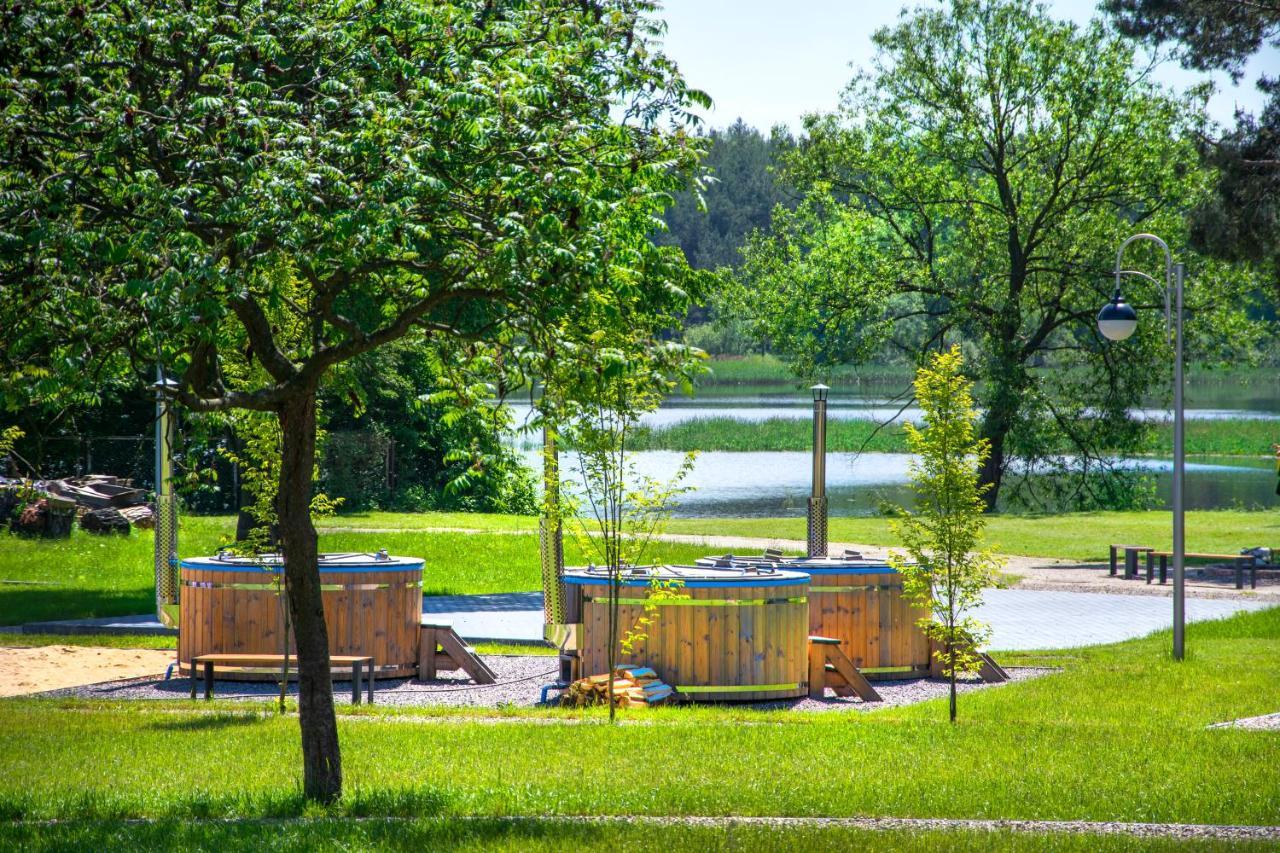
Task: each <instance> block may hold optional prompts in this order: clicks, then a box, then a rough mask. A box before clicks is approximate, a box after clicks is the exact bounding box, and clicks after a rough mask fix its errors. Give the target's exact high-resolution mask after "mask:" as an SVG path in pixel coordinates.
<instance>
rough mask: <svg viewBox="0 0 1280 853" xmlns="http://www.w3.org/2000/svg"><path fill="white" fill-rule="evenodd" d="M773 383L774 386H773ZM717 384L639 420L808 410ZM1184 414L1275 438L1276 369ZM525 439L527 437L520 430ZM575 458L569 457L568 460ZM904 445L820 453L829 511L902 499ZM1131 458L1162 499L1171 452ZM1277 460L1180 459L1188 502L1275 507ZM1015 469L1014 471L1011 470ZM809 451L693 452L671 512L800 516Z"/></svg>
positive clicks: (789, 398) (877, 416) (867, 396)
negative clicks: (1271, 431) (1243, 423)
mask: <svg viewBox="0 0 1280 853" xmlns="http://www.w3.org/2000/svg"><path fill="white" fill-rule="evenodd" d="M770 390H771V391H772V390H774V389H770ZM899 390H900V389H898V388H896V387H893V388H891V387H888V386H885V385H880V386H871V385H863V386H860V387H859V388H858V389H855V390H853V391H845V392H843V393H841V389H833V390H832V397H831V401H830V406H829V416H830V417H831V418H833V419H861V420H876V421H880V422H888V421H892V420H901V419H906V418H912V417H915V416H917V415H918V414H919V410H918V409H916V408H914V407H907V408H904V407H903V404H904V401H903V400H901V399H895V398H894V396H893V395H894V394H895V393H897V392H898V391H899ZM725 391H726V389H724V388H718V389H716V394H715V395H709V396H702V397H699V398H697V399H694V400H689V399H687V398H675V399H672V400H670V401H668V402H667V403H666V404H664V405H663V407H662V408H661V409H659V410H658V411H656V412H653V413H651V414H649V415H646V416H645V418H644V423H645V424H646V425H649V426H654V427H661V426H669V425H671V424H676V423H681V422H684V421H689V420H693V419H696V418H708V417H719V418H726V417H727V418H733V419H735V420H741V421H744V422H755V421H762V420H767V419H769V418H795V419H798V420H803V419H808V418H810V417H811V414H812V409H813V403H812V402H811V399H810V398H809V397H808V395H807V394H806V393H804V392H794V393H764V394H761V393H735V394H726V393H725ZM1158 402H1159V401H1154V400H1153V401H1151V405H1149V406H1148V407H1146V408H1143V409H1139V410H1136V411H1135V412H1134V414H1135V415H1137V416H1140V417H1146V418H1157V419H1164V418H1168V417H1169V416H1170V415H1169V413H1168V411H1167V410H1165V409H1163V408H1161V407H1160V406H1159V405H1158ZM513 408H514V409H515V412H516V417H517V422H522V421H523V419H524V418H526V417H527V416H528V411H529V407H528V406H527V405H524V406H515V407H513ZM1187 418H1188V419H1200V420H1222V419H1229V418H1251V419H1260V420H1275V421H1277V422H1278V423H1277V428H1276V432H1277V439H1276V440H1277V441H1280V378H1278V379H1277V380H1274V381H1253V382H1250V383H1248V384H1242V383H1233V382H1230V381H1216V382H1215V381H1212V377H1211V378H1210V380H1209V381H1206V380H1200V381H1197V382H1195V383H1192V385H1191V386H1189V387H1188V390H1187ZM521 442H522V443H524V444H529V443H530V442H529V438H528V437H525V438H524V439H522V440H521ZM524 452H525V453H526V455H527V457H528V459H529V462H530V464H531V465H532V466H533V467H534V468H535V470H537V469H538V467H539V466H540V465H541V461H540V459H539V458H538V456H537V454H536V452H534V451H532V450H531V449H528V448H526V449H525V451H524ZM682 458H683V454H681V453H678V452H675V451H646V452H643V453H638V454H636V463H637V467H638V468H639V470H640V471H641V473H643V474H645V475H648V476H651V477H655V478H657V479H660V480H665V479H666V478H667V477H670V476H671V473H672V472H673V471H675V470H676V467H677V466H678V465H679V463H680V461H681V459H682ZM571 461H572V460H571V458H570V459H566V468H567V464H568V463H570V462H571ZM907 461H908V457H907V455H906V454H898V453H864V454H861V455H855V454H852V453H832V454H829V455H828V458H827V495H828V497H829V499H830V506H831V513H832V515H867V514H872V513H875V512H876V511H877V508H878V507H879V505H880V503H881V502H882V501H890V502H893V503H909V502H910V500H911V497H910V493H909V492H908V490H907ZM1128 465H1130V466H1131V467H1134V468H1140V469H1143V470H1147V471H1150V472H1151V473H1152V474H1153V475H1154V477H1155V480H1156V490H1157V495H1158V497H1159V498H1160V500H1161V501H1162V502H1165V503H1167V501H1168V497H1169V493H1170V480H1171V479H1172V477H1171V470H1172V462H1171V461H1170V460H1167V459H1165V460H1161V459H1135V460H1129V462H1128ZM1274 472H1275V468H1274V463H1273V462H1272V461H1270V460H1268V459H1262V458H1259V459H1244V458H1240V457H1223V458H1206V457H1197V458H1196V459H1194V460H1193V461H1189V462H1188V463H1187V508H1188V509H1226V508H1232V507H1248V508H1252V507H1260V506H1261V507H1277V508H1280V497H1278V496H1277V495H1276V494H1275V487H1276V477H1275V473H1274ZM1013 476H1017V475H1013ZM809 477H810V457H809V454H808V453H803V452H760V453H755V452H753V453H731V452H707V453H702V454H699V457H698V460H697V462H696V463H695V466H694V469H693V473H692V474H691V475H690V477H689V479H688V480H686V485H688V486H690V487H692V488H691V491H690V492H689V493H688V494H686V495H685V496H684V497H683V499H682V501H681V505H680V510H679V512H678V515H682V516H701V517H721V518H742V517H769V516H790V515H794V516H802V515H804V514H805V508H806V505H807V503H806V502H807V500H808V496H809V487H810V483H809Z"/></svg>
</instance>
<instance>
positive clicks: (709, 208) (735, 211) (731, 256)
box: [659, 119, 796, 269]
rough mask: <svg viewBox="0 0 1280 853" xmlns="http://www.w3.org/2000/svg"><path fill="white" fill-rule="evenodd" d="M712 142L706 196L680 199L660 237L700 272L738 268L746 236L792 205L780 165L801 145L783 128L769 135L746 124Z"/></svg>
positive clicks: (703, 193)
mask: <svg viewBox="0 0 1280 853" xmlns="http://www.w3.org/2000/svg"><path fill="white" fill-rule="evenodd" d="M708 140H709V142H710V146H709V148H708V149H707V157H706V160H705V161H704V163H705V165H706V167H707V170H708V172H709V173H710V180H708V181H707V185H706V187H705V188H704V189H702V190H701V191H690V190H686V191H684V192H681V193H678V194H676V196H675V204H674V205H672V206H671V208H670V209H669V210H667V212H666V216H665V220H666V225H667V233H666V234H664V235H662V236H661V237H660V238H659V242H662V243H666V244H669V245H676V246H679V247H680V249H681V250H682V251H683V252H684V255H685V257H686V258H687V259H688V260H689V265H690V266H693V267H696V268H698V269H715V268H716V267H732V266H737V264H738V263H739V261H741V255H740V254H739V249H740V248H741V247H742V244H743V242H744V241H745V240H746V238H747V235H749V234H750V233H751V232H752V231H755V230H757V229H761V228H767V227H768V226H769V215H770V213H771V212H772V211H773V209H774V208H775V207H777V206H778V205H787V204H789V203H790V202H789V199H788V196H787V193H786V192H785V188H784V187H783V185H782V183H781V181H779V180H778V176H777V174H776V172H775V166H776V165H777V163H778V161H779V160H780V159H781V155H782V154H783V153H785V152H787V151H790V150H791V149H793V148H795V144H796V143H795V140H793V139H792V138H791V136H790V135H789V134H788V133H787V132H786V130H785V129H784V128H781V127H779V128H776V129H775V130H774V131H773V133H772V134H770V135H769V136H765V135H764V134H762V133H761V132H760V131H759V130H757V129H755V128H754V127H750V126H749V125H747V124H746V122H744V121H743V120H742V119H738V120H737V121H735V122H734V123H733V124H732V125H730V126H729V127H727V128H725V129H724V130H712V131H711V133H710V134H708Z"/></svg>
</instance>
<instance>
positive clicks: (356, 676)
mask: <svg viewBox="0 0 1280 853" xmlns="http://www.w3.org/2000/svg"><path fill="white" fill-rule="evenodd" d="M290 659H291V660H295V661H296V658H293V656H292V655H291V656H290ZM218 666H230V667H237V668H239V667H251V666H274V667H277V668H279V667H282V666H284V655H247V654H221V655H197V656H196V657H194V658H192V659H191V698H192V699H194V698H196V677H197V673H198V672H199V671H200V670H201V669H203V670H204V698H206V699H212V698H213V670H214V667H218ZM329 666H330V667H336V668H340V669H350V670H351V702H352V704H354V705H359V704H360V679H361V675H362V673H365V672H367V673H368V675H369V704H370V705H372V704H373V681H374V674H375V673H374V668H373V658H371V657H369V656H367V655H363V656H361V655H329Z"/></svg>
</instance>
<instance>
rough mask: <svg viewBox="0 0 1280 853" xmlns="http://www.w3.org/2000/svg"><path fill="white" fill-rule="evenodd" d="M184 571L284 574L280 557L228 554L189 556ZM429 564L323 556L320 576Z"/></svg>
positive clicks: (407, 559)
mask: <svg viewBox="0 0 1280 853" xmlns="http://www.w3.org/2000/svg"><path fill="white" fill-rule="evenodd" d="M178 565H179V567H181V568H184V569H197V570H200V571H205V572H246V571H259V572H271V573H272V574H276V573H278V572H279V571H280V556H279V555H278V554H263V555H262V556H261V557H259V558H257V559H254V558H252V557H239V556H231V555H227V556H226V557H220V556H216V555H215V556H212V557H189V558H187V559H185V560H180V561H179V562H178ZM423 565H425V561H424V560H420V559H417V558H416V557H394V556H389V557H386V558H384V559H379V558H378V555H377V554H368V553H342V554H321V555H320V573H321V574H326V573H332V574H347V573H354V572H413V571H419V570H421V569H422V567H423Z"/></svg>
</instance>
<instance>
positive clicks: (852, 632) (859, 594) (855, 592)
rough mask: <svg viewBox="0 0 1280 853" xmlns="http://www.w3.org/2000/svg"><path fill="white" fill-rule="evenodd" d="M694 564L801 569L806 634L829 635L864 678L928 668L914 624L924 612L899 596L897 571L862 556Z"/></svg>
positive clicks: (914, 672) (926, 652)
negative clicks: (805, 592) (806, 596)
mask: <svg viewBox="0 0 1280 853" xmlns="http://www.w3.org/2000/svg"><path fill="white" fill-rule="evenodd" d="M698 563H699V565H709V566H711V565H725V564H727V565H733V566H774V567H777V568H782V569H785V570H787V571H796V572H805V573H807V574H808V575H809V576H810V584H809V633H810V634H814V635H817V636H822V637H832V638H835V639H838V640H839V641H840V648H841V649H842V650H843V651H844V653H845V654H846V655H848V656H849V659H850V660H852V661H853V664H854V666H856V667H858V668H859V669H860V670H862V671H863V673H864V674H865V675H866V676H867V677H868V678H873V679H874V678H895V677H899V678H903V677H915V676H919V675H925V674H927V673H928V670H929V640H928V638H927V637H925V635H924V632H923V631H921V630H920V627H919V626H918V625H917V624H916V620H918V619H920V618H921V617H922V616H927V615H928V613H927V612H926V611H925V610H924V609H923V608H919V607H913V606H912V605H911V604H910V602H908V601H907V600H906V599H905V598H903V595H902V575H900V574H899V573H898V572H897V571H895V570H894V569H892V568H890V567H889V566H888V565H887V564H885V563H884V562H881V561H878V560H865V559H861V558H847V557H828V558H808V557H786V558H783V559H781V560H771V559H766V558H760V557H738V556H734V557H733V558H732V559H726V558H724V557H707V558H704V559H702V560H699V561H698Z"/></svg>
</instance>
